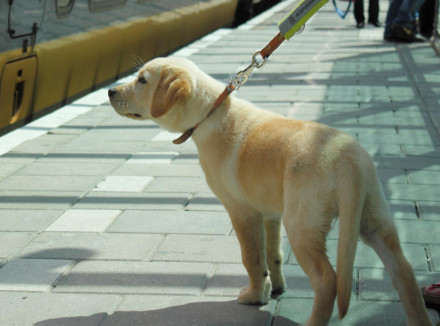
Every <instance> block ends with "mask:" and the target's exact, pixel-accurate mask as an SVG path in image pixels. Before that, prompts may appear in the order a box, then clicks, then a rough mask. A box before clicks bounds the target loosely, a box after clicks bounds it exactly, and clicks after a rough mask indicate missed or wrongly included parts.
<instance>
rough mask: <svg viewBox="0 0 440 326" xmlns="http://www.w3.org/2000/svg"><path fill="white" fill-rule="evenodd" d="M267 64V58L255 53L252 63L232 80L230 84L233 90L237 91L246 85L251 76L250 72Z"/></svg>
mask: <svg viewBox="0 0 440 326" xmlns="http://www.w3.org/2000/svg"><path fill="white" fill-rule="evenodd" d="M266 62H267V58H264V57H263V56H262V55H261V52H260V51H257V52H255V53H254V55H253V56H252V63H251V64H250V65H249V66H247V67H246V69H244V70H242V71H240V72H238V73H237V75H236V76H235V77H234V78H233V79H232V81H231V84H232V85H233V86H234V87H235V89H239V88H240V87H241V86H242V85H244V84H246V82H247V81H248V79H249V76H250V75H251V73H252V71H253V70H254V69H255V68H256V69H260V68H261V67H263V66H264V65H265V64H266Z"/></svg>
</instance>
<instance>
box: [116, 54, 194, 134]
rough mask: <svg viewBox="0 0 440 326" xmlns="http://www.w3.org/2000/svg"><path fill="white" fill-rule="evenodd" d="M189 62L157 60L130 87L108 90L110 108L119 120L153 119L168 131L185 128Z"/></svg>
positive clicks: (189, 93) (190, 80)
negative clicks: (122, 117) (123, 118)
mask: <svg viewBox="0 0 440 326" xmlns="http://www.w3.org/2000/svg"><path fill="white" fill-rule="evenodd" d="M191 65H193V64H192V63H191V62H189V61H188V60H185V59H179V58H158V59H154V60H152V61H150V62H148V63H146V64H145V65H144V66H143V67H142V68H141V69H140V70H139V72H138V75H137V77H136V79H135V80H133V81H132V82H130V83H127V84H123V85H120V86H116V87H113V88H111V89H109V91H108V95H109V98H110V102H111V105H112V106H113V108H114V109H115V111H116V112H117V113H119V114H120V115H122V116H125V117H128V118H131V119H137V120H145V119H154V120H155V121H156V122H157V123H159V124H162V125H163V126H164V127H165V128H166V129H169V130H171V131H181V129H182V128H183V129H185V128H186V126H181V124H185V123H184V122H183V121H182V120H184V119H183V116H184V114H185V113H184V112H181V111H184V106H185V103H186V102H187V101H188V100H189V99H190V98H191V97H192V92H193V90H194V87H195V80H194V77H193V75H192V74H191V72H190V71H191V70H190V68H191Z"/></svg>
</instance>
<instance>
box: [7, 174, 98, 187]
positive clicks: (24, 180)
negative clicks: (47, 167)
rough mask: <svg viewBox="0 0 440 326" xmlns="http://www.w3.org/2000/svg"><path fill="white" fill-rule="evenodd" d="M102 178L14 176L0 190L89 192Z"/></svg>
mask: <svg viewBox="0 0 440 326" xmlns="http://www.w3.org/2000/svg"><path fill="white" fill-rule="evenodd" d="M102 178H103V177H102V176H67V175H57V176H56V178H55V177H53V178H48V177H47V176H33V175H26V176H24V175H13V176H10V177H9V178H6V179H4V180H3V181H1V182H0V190H20V191H41V190H48V191H51V190H54V191H88V190H90V189H92V188H93V187H94V186H95V185H96V184H97V183H98V182H100V181H101V180H102Z"/></svg>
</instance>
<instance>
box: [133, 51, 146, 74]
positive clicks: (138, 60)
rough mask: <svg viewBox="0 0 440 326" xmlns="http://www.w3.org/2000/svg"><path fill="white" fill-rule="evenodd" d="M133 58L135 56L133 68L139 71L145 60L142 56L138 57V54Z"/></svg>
mask: <svg viewBox="0 0 440 326" xmlns="http://www.w3.org/2000/svg"><path fill="white" fill-rule="evenodd" d="M133 58H134V60H135V61H134V62H133V66H134V67H133V69H134V71H135V72H137V71H139V70H140V69H141V68H142V67H143V66H144V64H145V63H144V61H143V60H142V59H141V58H140V57H138V56H137V55H134V56H133Z"/></svg>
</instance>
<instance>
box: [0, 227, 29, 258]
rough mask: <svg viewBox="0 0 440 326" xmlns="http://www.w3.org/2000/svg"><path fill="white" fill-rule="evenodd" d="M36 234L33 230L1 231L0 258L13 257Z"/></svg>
mask: <svg viewBox="0 0 440 326" xmlns="http://www.w3.org/2000/svg"><path fill="white" fill-rule="evenodd" d="M35 236H36V234H34V233H31V232H0V244H1V245H0V258H5V259H9V258H11V257H13V256H14V255H15V254H16V253H17V252H18V251H20V250H21V249H22V248H23V247H24V246H26V245H27V244H28V243H29V242H30V241H31V240H32V239H33V238H35Z"/></svg>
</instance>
